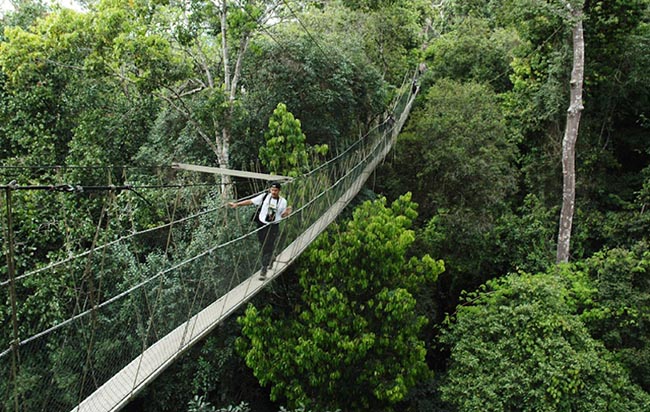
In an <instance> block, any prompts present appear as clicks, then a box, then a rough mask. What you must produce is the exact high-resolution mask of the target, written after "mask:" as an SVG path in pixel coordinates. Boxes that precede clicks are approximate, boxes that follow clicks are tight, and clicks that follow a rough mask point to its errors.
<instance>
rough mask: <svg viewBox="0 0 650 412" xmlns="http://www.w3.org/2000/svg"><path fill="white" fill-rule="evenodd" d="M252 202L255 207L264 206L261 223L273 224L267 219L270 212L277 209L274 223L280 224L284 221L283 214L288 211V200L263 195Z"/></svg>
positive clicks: (261, 212) (261, 211)
mask: <svg viewBox="0 0 650 412" xmlns="http://www.w3.org/2000/svg"><path fill="white" fill-rule="evenodd" d="M252 202H253V204H254V205H255V206H259V205H262V210H260V217H259V219H260V222H262V223H264V224H266V223H271V222H267V220H266V217H267V216H268V214H269V210H273V209H275V219H274V220H273V222H279V221H280V220H282V213H284V211H285V210H286V209H287V199H285V198H283V197H282V196H280V197H279V198H278V199H274V198H273V196H271V195H270V194H269V193H262V194H261V195H258V196H256V197H254V198H253V199H252Z"/></svg>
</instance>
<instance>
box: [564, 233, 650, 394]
mask: <svg viewBox="0 0 650 412" xmlns="http://www.w3.org/2000/svg"><path fill="white" fill-rule="evenodd" d="M576 268H577V270H580V271H583V272H584V273H585V274H586V276H588V277H589V279H590V280H591V281H592V282H593V284H594V286H595V287H596V288H597V293H596V294H595V295H594V296H593V302H592V305H590V306H591V309H590V310H589V311H587V312H586V313H585V315H584V319H585V323H586V324H587V327H588V328H589V331H590V332H591V334H592V335H593V336H594V337H596V338H597V339H599V340H600V341H602V342H603V343H604V345H605V347H607V348H608V349H609V350H610V351H611V352H613V353H614V354H615V356H616V359H618V360H619V361H620V362H621V363H622V364H623V365H624V366H625V367H626V368H627V369H628V370H629V371H630V376H631V377H632V379H633V380H634V381H635V382H636V383H638V384H639V385H641V387H642V388H643V389H644V390H645V391H648V392H650V279H649V278H648V273H650V252H648V247H647V244H646V243H639V244H637V245H636V246H635V247H634V248H633V249H631V250H626V249H612V250H607V251H602V252H598V253H596V254H595V255H594V256H592V257H590V258H589V259H587V260H586V261H584V262H579V263H577V264H576Z"/></svg>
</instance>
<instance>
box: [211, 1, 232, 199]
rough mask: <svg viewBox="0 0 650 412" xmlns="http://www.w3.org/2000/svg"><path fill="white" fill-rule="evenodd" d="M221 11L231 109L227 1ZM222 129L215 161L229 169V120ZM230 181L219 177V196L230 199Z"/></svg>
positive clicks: (222, 38)
mask: <svg viewBox="0 0 650 412" xmlns="http://www.w3.org/2000/svg"><path fill="white" fill-rule="evenodd" d="M222 6H223V8H222V10H221V52H222V56H223V83H224V88H225V90H226V95H227V96H228V100H229V104H230V105H231V107H232V102H231V99H230V96H231V93H232V92H231V87H232V85H231V82H230V58H229V53H228V37H227V34H228V27H227V20H228V19H227V17H228V15H227V11H228V2H227V0H222ZM231 113H232V110H229V111H228V116H230V115H231ZM221 124H222V125H224V126H222V128H221V130H220V132H221V133H219V131H215V135H216V143H217V148H218V151H219V154H218V156H217V161H218V162H219V167H224V168H229V167H230V156H229V153H230V130H229V129H228V127H229V126H227V125H229V124H230V119H224V120H223V121H222V122H221ZM230 183H232V179H231V177H230V176H227V175H222V176H221V194H222V195H223V197H224V198H230V197H232V185H231V184H230Z"/></svg>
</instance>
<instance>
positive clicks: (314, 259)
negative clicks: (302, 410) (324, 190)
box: [239, 194, 443, 410]
mask: <svg viewBox="0 0 650 412" xmlns="http://www.w3.org/2000/svg"><path fill="white" fill-rule="evenodd" d="M416 216H417V213H416V211H415V204H414V203H412V202H411V200H410V194H407V195H404V196H402V197H400V199H398V200H396V201H395V202H394V203H393V204H392V205H391V206H386V201H385V199H380V200H377V201H375V202H365V203H364V204H362V205H361V206H359V207H358V208H357V209H355V211H354V213H353V219H352V220H351V221H349V222H348V223H347V224H346V225H345V226H344V227H341V228H340V229H338V230H336V229H335V230H332V231H329V232H328V234H327V236H321V237H320V238H319V240H318V241H317V242H316V244H315V245H313V246H312V247H311V248H310V249H309V251H308V252H306V256H305V257H304V258H303V261H302V262H303V263H302V269H300V271H299V277H300V286H301V290H302V292H301V297H300V300H299V302H297V303H296V305H295V306H294V308H293V310H291V311H289V312H288V313H284V314H282V313H278V312H274V311H273V310H272V308H271V307H269V306H267V307H265V308H263V309H258V308H256V307H254V306H249V308H248V309H247V310H246V314H245V316H243V317H242V318H241V319H240V322H241V324H242V335H243V336H242V339H241V340H240V341H239V347H240V350H241V352H242V353H243V354H244V355H245V357H246V363H247V364H248V365H249V367H251V368H252V369H253V371H254V373H255V375H256V376H257V378H258V379H259V381H260V383H261V384H262V385H271V397H272V399H282V398H286V399H287V400H288V401H289V403H290V405H298V404H301V403H303V404H305V405H307V406H310V405H313V406H315V407H318V408H341V409H345V410H350V409H352V410H357V409H365V410H369V409H380V410H390V407H391V405H394V404H395V403H396V402H398V401H400V400H402V399H403V398H404V397H405V396H406V394H407V393H408V391H409V389H411V388H412V387H413V386H414V385H415V384H416V383H417V382H418V380H419V379H422V378H425V377H426V376H428V374H429V370H428V367H427V365H426V363H425V359H424V357H425V352H426V351H425V347H424V342H422V341H421V340H420V339H419V338H418V334H419V333H420V332H421V330H422V327H423V326H424V324H425V323H426V319H425V317H423V316H421V315H418V314H417V310H416V309H417V302H416V301H415V299H414V297H413V294H414V293H416V292H417V291H418V290H419V289H420V288H422V287H423V286H424V285H426V284H427V283H429V282H432V281H434V280H435V279H436V277H437V275H438V274H439V273H440V272H441V271H442V270H443V266H442V262H440V261H438V262H436V261H434V260H433V259H431V258H430V257H429V256H428V255H425V256H424V257H422V258H417V257H411V258H408V256H409V249H410V247H411V245H412V243H413V241H414V232H413V231H411V230H409V229H408V228H409V227H410V226H411V224H412V222H413V220H414V219H415V217H416Z"/></svg>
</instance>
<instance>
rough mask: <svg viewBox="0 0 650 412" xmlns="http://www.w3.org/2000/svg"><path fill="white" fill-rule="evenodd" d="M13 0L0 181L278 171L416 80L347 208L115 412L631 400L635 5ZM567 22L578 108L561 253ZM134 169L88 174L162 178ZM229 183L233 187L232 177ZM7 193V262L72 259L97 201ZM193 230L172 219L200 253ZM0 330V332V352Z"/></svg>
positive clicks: (344, 140)
mask: <svg viewBox="0 0 650 412" xmlns="http://www.w3.org/2000/svg"><path fill="white" fill-rule="evenodd" d="M12 4H14V6H15V8H14V10H12V11H6V12H5V13H4V15H3V16H2V18H1V20H0V26H1V27H2V29H3V30H2V31H0V68H1V72H0V166H2V177H1V179H2V180H1V181H0V185H8V184H9V182H10V181H11V180H15V181H16V182H18V184H24V185H26V184H32V185H38V184H51V182H75V183H79V184H83V185H93V184H94V185H104V184H107V174H106V173H105V171H104V169H101V168H93V167H95V166H113V165H133V166H134V167H139V168H142V169H147V170H154V169H155V166H156V165H168V164H171V163H172V162H185V163H193V164H200V165H208V166H221V167H227V168H231V169H240V170H253V171H261V172H275V173H282V174H291V175H298V174H299V173H302V172H304V171H305V170H308V169H309V168H310V167H312V166H314V165H315V164H317V163H318V162H319V161H320V162H322V161H323V160H324V159H328V158H331V157H332V156H335V155H336V154H337V153H340V152H342V151H343V150H345V148H346V147H347V145H348V144H349V143H350V142H353V141H355V140H356V139H357V138H358V137H359V136H360V135H363V134H364V133H365V132H367V131H368V130H369V129H371V128H372V127H373V126H375V125H376V124H377V123H378V121H379V120H380V119H381V118H382V115H383V114H384V113H385V112H386V110H387V108H388V107H389V105H390V104H391V101H392V99H393V98H394V97H395V95H396V93H397V92H398V90H399V89H400V87H403V85H404V82H405V79H407V80H406V82H410V76H411V75H412V74H413V73H415V72H416V71H417V72H419V73H420V74H419V77H418V80H417V86H419V87H420V89H419V93H418V96H417V100H416V103H415V106H414V108H413V110H412V111H411V115H410V117H409V119H408V122H407V123H406V125H405V127H404V129H403V130H402V133H401V134H400V135H399V137H398V139H397V143H396V145H395V146H394V148H393V150H392V152H391V154H390V155H389V158H387V159H386V161H385V162H384V163H383V164H382V165H381V167H380V168H378V169H377V170H376V172H375V174H374V175H373V176H372V177H371V179H370V180H369V181H368V183H367V185H366V187H365V189H364V190H363V192H362V194H361V195H360V196H358V199H356V200H355V202H353V204H352V205H351V206H350V207H349V210H346V213H344V216H342V217H340V218H339V220H338V221H337V222H336V224H334V225H332V227H330V228H329V229H328V230H327V231H326V233H324V234H323V235H321V236H320V237H319V239H318V240H317V241H316V242H315V244H313V245H312V246H311V247H310V248H309V249H308V250H307V251H306V252H305V253H304V254H303V255H302V256H301V258H300V259H299V261H298V262H297V263H296V264H295V265H294V266H293V267H292V268H291V269H290V270H289V271H287V272H285V273H284V274H283V275H282V276H281V277H280V278H279V279H277V280H276V281H274V282H273V283H272V284H271V285H270V286H268V287H267V288H266V289H265V291H264V292H263V293H261V294H259V295H257V296H256V297H255V299H254V300H253V301H252V302H251V303H250V304H249V305H248V306H247V307H246V308H245V309H244V310H241V311H239V312H238V313H236V314H235V315H233V316H231V317H230V318H229V319H228V321H227V322H226V323H224V324H223V325H221V326H220V327H219V328H217V330H215V331H214V332H213V333H212V334H211V335H210V336H208V337H207V338H205V339H204V340H203V341H202V342H201V344H199V345H197V346H196V347H194V348H192V349H191V350H190V351H189V352H188V353H186V354H185V355H184V357H183V358H182V359H180V360H179V361H177V362H176V363H174V364H173V365H172V366H171V367H170V368H169V369H167V370H166V371H165V373H163V374H162V375H161V376H159V377H158V378H157V380H156V381H155V382H154V383H152V384H151V385H150V386H149V387H148V388H147V389H146V390H144V391H143V392H142V393H141V394H140V396H139V397H138V398H137V399H136V400H135V401H133V402H132V403H131V404H130V405H128V406H127V407H126V408H125V410H127V411H142V412H168V411H175V412H177V411H188V412H199V411H201V412H211V411H212V412H214V411H217V410H229V411H278V410H283V411H289V410H292V411H314V412H316V411H336V410H340V411H350V412H353V411H412V412H433V411H458V412H465V411H481V412H486V411H535V412H539V411H580V412H582V411H594V412H596V411H597V412H602V411H621V412H624V411H625V412H631V411H639V412H641V411H648V410H650V251H649V249H648V242H649V241H650V239H649V236H650V211H648V206H649V203H650V70H648V67H650V1H649V0H599V1H597V0H576V1H573V0H481V1H479V0H441V1H436V0H433V1H423V0H373V1H370V0H358V1H355V0H332V1H318V0H315V1H306V2H294V1H291V0H281V1H275V0H269V1H263V0H240V1H232V0H219V1H217V0H214V1H209V0H97V1H95V0H86V1H85V2H84V4H85V5H86V7H85V9H84V11H81V12H79V11H73V10H69V9H65V8H61V7H56V6H54V7H53V6H51V5H47V4H44V3H41V2H40V1H39V0H15V1H14V2H12ZM574 10H582V14H581V15H579V19H580V21H581V22H582V24H583V27H584V39H585V46H584V52H585V56H584V61H585V64H584V85H583V92H582V101H583V105H584V109H583V111H582V118H581V121H580V127H579V132H578V140H577V146H576V156H575V159H576V192H575V195H576V198H575V210H574V214H573V230H572V237H571V243H570V259H569V262H568V263H560V264H558V263H556V248H557V243H558V242H557V238H558V225H559V216H560V209H561V207H562V199H563V175H562V174H563V171H562V139H563V135H564V129H565V123H566V121H567V109H568V107H569V97H570V80H571V71H572V62H573V60H572V59H573V46H574V44H573V42H572V30H573V28H574V27H575V25H576V14H575V13H572V11H574ZM406 87H410V86H409V83H407V86H406ZM414 87H415V85H414ZM296 119H298V120H299V121H296ZM274 122H276V123H274ZM278 122H279V123H282V122H286V124H288V125H289V126H288V129H290V130H289V131H288V132H287V131H286V130H285V132H286V133H288V134H287V135H286V136H285V135H282V132H278V130H276V129H274V128H273V127H272V125H273V124H277V123H278ZM44 165H67V166H70V167H67V168H58V169H54V168H51V167H49V168H47V167H43V166H44ZM72 166H74V167H72ZM83 167H87V168H83ZM132 173H133V174H132V175H130V176H128V177H126V176H124V175H121V174H120V173H119V172H115V173H113V174H112V175H110V179H111V181H110V183H111V184H120V183H123V182H124V181H125V180H127V178H128V180H129V181H139V182H140V183H142V184H145V183H152V182H153V183H155V182H156V181H157V180H156V179H158V177H152V176H154V174H147V173H144V172H143V173H141V174H137V173H136V172H132ZM43 182H46V183H43ZM226 183H228V184H229V183H232V182H226ZM235 183H236V185H235V187H237V188H238V192H237V193H230V194H229V196H235V195H239V196H241V195H244V194H249V192H252V191H253V189H252V188H248V186H246V185H244V184H243V182H239V181H236V182H235ZM237 183H238V184H239V185H237ZM228 184H224V186H223V187H224V188H225V187H232V185H228ZM224 190H231V189H224ZM12 195H13V202H14V205H13V208H14V223H13V226H14V227H13V230H14V232H15V238H16V239H17V242H16V245H15V247H16V250H15V266H16V271H17V272H18V273H20V272H21V270H22V271H24V270H26V269H27V268H30V267H34V265H38V264H45V263H47V262H48V261H50V260H53V259H60V258H62V257H65V256H66V255H67V253H69V252H70V251H72V250H85V249H86V248H88V247H89V245H90V244H91V242H92V240H93V236H94V235H95V233H96V227H97V219H98V217H99V216H100V215H102V214H103V213H104V212H103V210H102V208H103V207H104V206H105V202H104V198H103V197H101V196H93V195H84V196H67V195H65V194H62V193H49V192H44V191H36V190H34V191H27V190H25V191H13V193H12ZM201 196H204V197H203V198H200V199H198V200H197V202H199V203H201V202H204V203H207V202H218V201H219V200H218V198H219V196H216V197H215V196H214V192H210V191H206V192H205V193H202V194H201ZM174 200H175V196H174V195H173V193H171V194H170V193H169V192H168V193H167V194H161V195H159V196H156V197H153V196H150V197H149V198H148V205H147V206H146V207H144V206H143V207H141V208H139V209H137V210H135V211H133V213H131V214H130V215H129V216H126V215H125V216H123V218H121V219H119V218H118V219H114V220H113V221H111V224H110V226H109V225H108V224H107V225H106V228H105V231H108V232H110V233H112V234H119V233H121V232H123V231H125V230H128V229H129V228H130V227H131V226H132V225H133V224H134V222H135V223H137V225H138V226H139V227H147V226H153V225H155V224H157V223H159V222H160V221H161V220H162V217H161V216H164V213H165V212H166V211H168V210H169V209H170V206H171V204H172V203H173V202H174ZM289 200H291V199H289ZM4 202H5V199H4V198H3V203H2V204H3V205H4ZM62 205H65V207H63V206H62ZM114 207H116V208H120V207H122V208H124V207H125V203H119V199H118V202H117V203H116V205H115V206H114ZM188 207H189V206H188ZM70 210H74V211H75V213H74V214H70V213H68V212H66V211H70ZM1 213H2V216H1V218H2V225H3V231H2V239H3V242H2V243H3V248H4V253H5V254H7V253H8V246H7V244H8V242H7V233H8V230H7V227H6V226H7V222H6V212H5V209H4V207H3V210H2V212H1ZM217 223H218V222H217ZM217 223H214V222H213V224H214V228H213V229H214V230H218V228H217V226H218V225H217ZM62 228H64V229H65V230H63V229H62ZM211 236H212V232H209V231H208V232H206V229H205V228H203V231H202V232H201V233H190V234H188V238H193V239H194V243H192V245H193V247H197V248H198V247H200V246H201V245H200V243H201V242H204V243H205V244H208V243H209V242H210V238H211ZM142 253H146V251H142ZM124 259H126V257H125V258H124ZM115 264H116V265H117V263H115ZM7 273H8V269H7V266H3V267H2V269H1V271H0V274H1V279H2V280H5V279H6V278H7ZM66 281H67V280H66V278H51V279H37V280H35V283H34V284H32V285H31V287H32V288H33V290H34V291H35V292H34V296H33V299H30V300H29V301H28V302H24V304H23V305H21V306H20V308H19V309H18V310H19V311H20V313H19V314H18V315H19V316H21V317H22V318H23V319H31V320H32V322H33V324H34V325H36V324H41V323H42V324H46V323H48V322H53V321H56V320H57V319H58V317H59V316H60V313H59V312H58V310H59V308H58V307H56V305H54V304H52V297H53V296H57V295H60V294H64V293H65V290H67V289H66V288H69V287H72V285H66ZM113 281H114V282H115V283H116V284H119V283H120V282H121V279H113ZM3 288H4V289H5V290H3V292H2V295H1V297H0V298H1V300H0V317H1V319H2V324H3V325H9V324H10V319H11V316H12V310H13V309H12V307H11V304H10V301H9V296H8V292H7V291H6V287H5V286H3ZM36 291H38V293H36ZM108 339H110V337H107V342H108ZM10 340H11V336H9V332H8V327H7V328H5V326H3V335H0V343H2V348H0V350H1V349H4V348H5V347H7V346H8V345H9V342H10ZM100 344H101V342H100V343H98V346H99V345H100ZM111 347H112V346H111ZM112 348H113V349H112V350H120V349H119V347H117V348H115V347H112ZM2 380H4V377H2V378H0V381H2ZM0 386H2V384H1V383H0ZM33 396H38V394H34V395H33ZM11 405H12V404H7V403H3V406H0V409H2V408H7V409H6V410H7V411H9V410H13V409H11ZM2 410H4V409H2Z"/></svg>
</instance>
